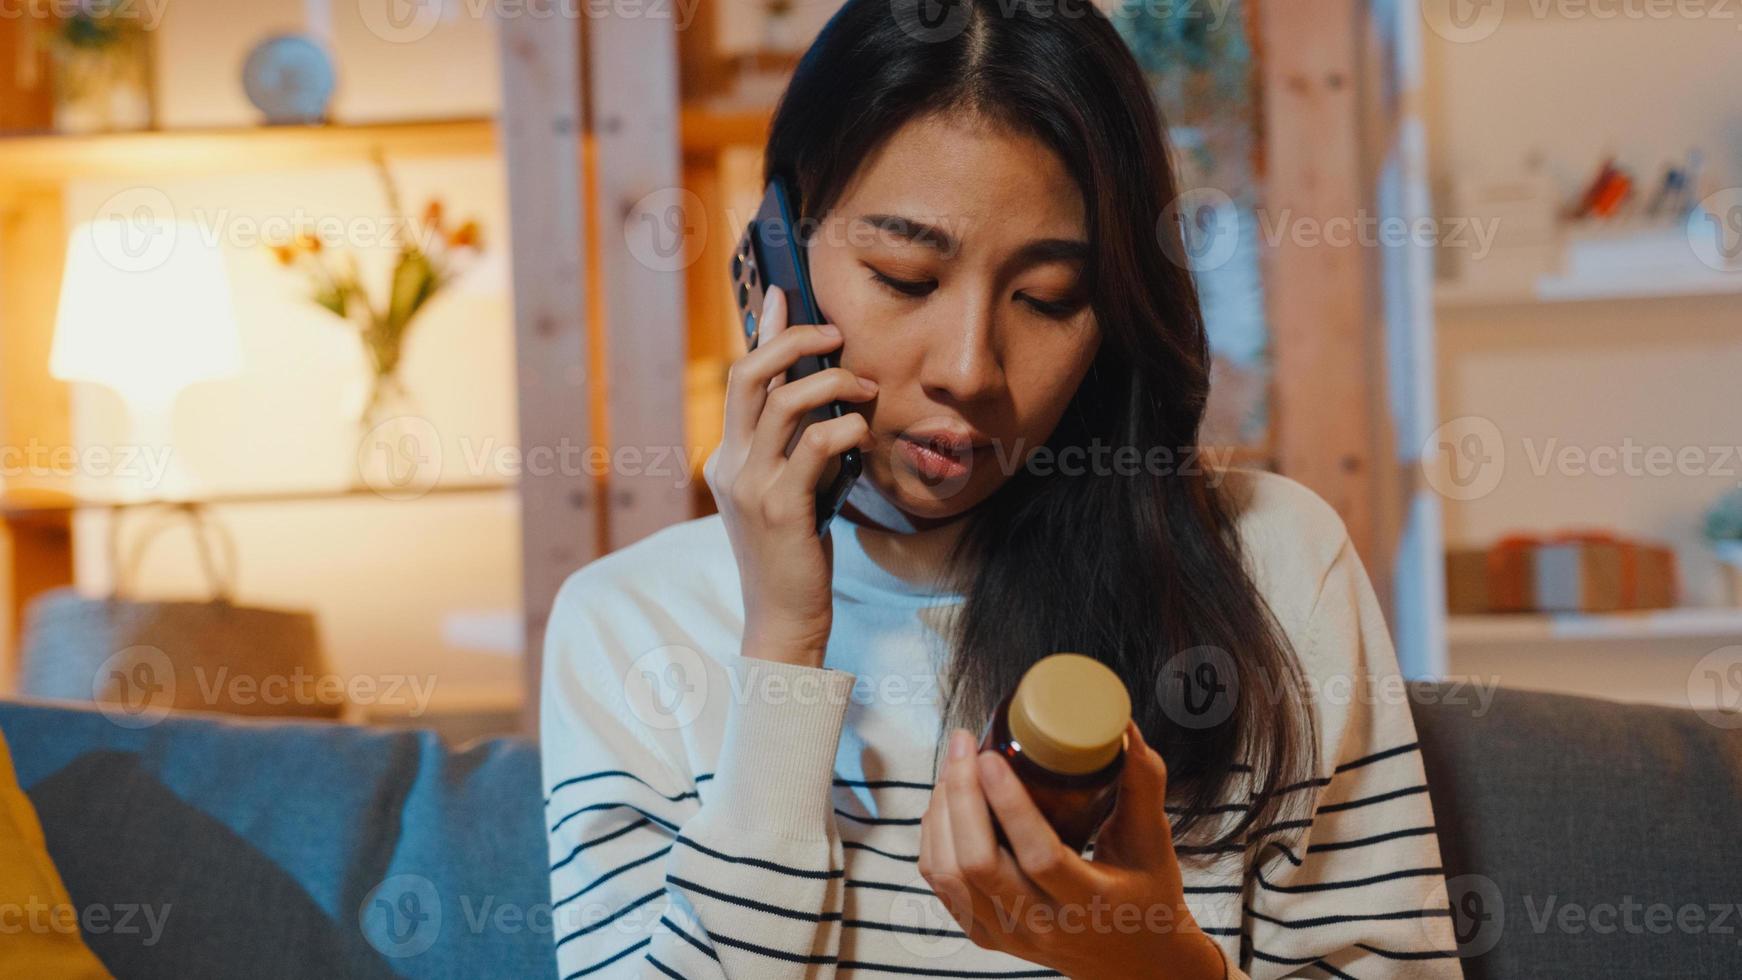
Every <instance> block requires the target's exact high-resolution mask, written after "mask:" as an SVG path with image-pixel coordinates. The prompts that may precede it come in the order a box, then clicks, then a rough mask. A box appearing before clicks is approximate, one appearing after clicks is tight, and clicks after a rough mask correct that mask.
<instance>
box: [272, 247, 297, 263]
mask: <svg viewBox="0 0 1742 980" xmlns="http://www.w3.org/2000/svg"><path fill="white" fill-rule="evenodd" d="M272 254H273V255H274V256H275V257H277V259H278V264H279V265H289V264H291V263H292V262H295V261H296V249H294V248H291V247H290V246H289V245H274V246H272Z"/></svg>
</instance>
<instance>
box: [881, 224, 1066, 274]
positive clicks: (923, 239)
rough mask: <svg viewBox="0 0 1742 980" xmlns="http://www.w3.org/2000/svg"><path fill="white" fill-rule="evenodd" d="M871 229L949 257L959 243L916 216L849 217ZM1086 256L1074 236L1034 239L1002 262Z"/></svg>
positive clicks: (1025, 262)
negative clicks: (1006, 260)
mask: <svg viewBox="0 0 1742 980" xmlns="http://www.w3.org/2000/svg"><path fill="white" fill-rule="evenodd" d="M853 220H854V222H855V223H863V224H865V225H869V226H870V227H871V228H873V229H875V230H877V231H879V232H883V233H884V234H888V235H892V236H894V237H896V238H899V239H901V240H903V241H907V242H912V243H913V244H915V245H924V246H926V247H927V248H931V249H935V250H936V251H938V252H939V253H940V254H942V255H945V256H949V255H953V254H955V252H956V249H957V248H959V247H960V245H961V243H960V242H958V241H957V240H956V238H955V236H953V235H951V234H950V233H949V232H948V231H946V230H944V229H943V228H941V227H939V226H937V225H934V224H928V223H926V222H924V221H920V220H918V219H916V218H907V217H903V216H901V215H899V214H862V215H860V216H858V217H857V218H854V219H853ZM1088 257H1089V243H1088V242H1085V241H1082V240H1081V239H1075V238H1036V239H1035V240H1033V241H1031V242H1027V243H1026V244H1024V245H1023V246H1022V247H1021V248H1019V249H1017V250H1016V254H1015V255H1013V256H1011V257H1010V260H1009V261H1008V262H1006V263H1005V264H1006V265H1007V266H1009V267H1011V268H1021V267H1023V266H1030V265H1038V264H1040V263H1042V262H1083V261H1086V260H1087V259H1088Z"/></svg>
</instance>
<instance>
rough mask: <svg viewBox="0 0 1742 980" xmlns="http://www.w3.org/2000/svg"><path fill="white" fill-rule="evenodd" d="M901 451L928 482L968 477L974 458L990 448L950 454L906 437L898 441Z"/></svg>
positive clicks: (973, 448)
mask: <svg viewBox="0 0 1742 980" xmlns="http://www.w3.org/2000/svg"><path fill="white" fill-rule="evenodd" d="M898 441H899V442H900V444H901V451H902V452H903V453H904V454H906V456H907V459H908V461H909V462H910V463H912V464H913V468H914V469H915V470H916V471H918V473H919V475H920V476H922V477H925V478H926V479H928V480H949V479H954V478H958V477H962V476H965V475H967V473H968V470H969V467H970V465H971V463H972V460H973V458H974V457H975V456H976V455H978V454H979V453H981V452H983V451H985V450H986V449H989V448H991V447H990V446H974V447H972V448H971V449H969V450H967V451H966V452H958V453H948V452H943V451H940V450H939V449H937V448H935V447H933V446H930V445H926V444H924V443H920V442H915V441H914V440H912V439H909V438H908V437H906V436H902V437H900V439H899V440H898Z"/></svg>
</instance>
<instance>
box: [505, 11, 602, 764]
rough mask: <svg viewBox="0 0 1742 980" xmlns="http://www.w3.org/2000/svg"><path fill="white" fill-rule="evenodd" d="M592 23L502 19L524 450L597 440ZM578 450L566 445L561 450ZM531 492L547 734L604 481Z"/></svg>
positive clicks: (527, 581) (530, 477)
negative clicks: (554, 628)
mask: <svg viewBox="0 0 1742 980" xmlns="http://www.w3.org/2000/svg"><path fill="white" fill-rule="evenodd" d="M581 29H582V21H581V20H580V19H576V18H542V17H504V18H501V20H500V21H499V31H500V33H499V37H500V43H501V51H502V57H501V63H502V117H501V143H502V150H503V156H504V159H505V162H506V167H507V174H508V211H509V224H510V229H509V234H510V237H511V247H512V254H513V256H514V262H513V289H514V336H515V348H516V351H515V360H516V363H517V365H518V389H519V414H520V446H521V448H522V450H523V451H531V450H534V449H537V448H539V447H548V448H549V449H551V450H558V449H561V448H562V447H565V446H572V445H575V444H576V443H580V444H583V445H584V446H588V447H590V446H592V445H594V444H595V443H594V441H593V439H592V435H593V431H594V426H593V419H592V409H591V407H590V405H589V401H590V398H591V394H592V391H591V386H590V381H591V378H592V376H593V373H592V371H591V369H590V359H589V356H588V352H589V346H590V345H589V339H588V319H589V318H588V314H587V310H588V303H589V300H590V295H589V294H590V290H589V288H588V277H587V249H586V240H587V236H586V230H585V229H586V213H585V197H584V194H583V177H584V165H585V160H584V156H585V149H584V145H583V142H582V138H581V134H582V110H583V104H582V92H581V77H582V75H581V52H582V39H581ZM574 455H578V454H566V453H562V452H555V453H554V458H555V459H559V460H561V459H565V458H573V456H574ZM535 470H536V471H535ZM520 498H521V513H520V528H521V530H520V539H521V595H522V603H523V612H524V615H525V622H526V646H525V673H524V675H523V676H524V677H525V704H524V708H525V712H524V718H525V727H526V731H527V732H528V733H529V734H534V735H536V734H537V732H538V692H539V689H540V681H541V677H542V672H543V663H544V657H543V652H544V632H545V623H546V620H547V618H548V617H549V615H550V609H551V603H552V602H553V601H554V600H555V599H556V594H557V590H558V589H559V588H560V587H561V586H562V583H563V580H564V579H566V578H567V577H568V575H569V573H570V572H572V571H574V570H575V569H577V568H579V567H580V566H582V565H584V564H586V563H587V562H589V561H591V560H592V559H593V558H596V557H597V556H598V555H599V554H600V536H599V525H598V499H599V487H598V485H597V482H596V481H595V479H594V477H593V476H591V475H589V474H588V472H587V471H586V468H585V467H576V468H574V469H573V470H572V471H571V470H567V469H563V468H561V467H548V468H534V467H526V468H524V469H523V471H522V474H521V477H520Z"/></svg>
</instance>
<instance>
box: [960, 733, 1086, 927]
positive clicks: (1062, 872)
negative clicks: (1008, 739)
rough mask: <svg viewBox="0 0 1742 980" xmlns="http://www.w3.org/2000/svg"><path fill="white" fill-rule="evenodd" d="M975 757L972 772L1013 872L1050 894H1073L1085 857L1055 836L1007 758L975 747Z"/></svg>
mask: <svg viewBox="0 0 1742 980" xmlns="http://www.w3.org/2000/svg"><path fill="white" fill-rule="evenodd" d="M977 761H978V766H977V768H978V773H977V775H978V778H979V781H980V784H981V785H982V786H983V787H984V789H985V794H986V801H987V802H988V803H989V804H991V807H992V812H993V814H995V815H996V816H997V817H998V824H999V826H1001V827H1003V828H1004V836H1005V838H1006V839H1008V840H1009V841H1010V850H1011V853H1012V854H1014V855H1015V862H1014V863H1015V869H1016V870H1017V871H1018V873H1019V876H1020V877H1026V878H1027V879H1028V880H1029V881H1031V882H1033V883H1034V885H1036V886H1038V887H1039V888H1040V889H1041V890H1042V891H1044V892H1045V893H1046V894H1047V895H1049V896H1051V897H1052V898H1054V899H1057V900H1059V901H1074V900H1076V899H1077V898H1078V897H1079V893H1080V892H1081V891H1082V890H1083V888H1084V882H1083V873H1084V870H1085V869H1086V867H1087V865H1088V862H1087V861H1084V860H1083V859H1082V857H1081V856H1079V855H1077V854H1073V853H1072V852H1071V849H1070V847H1068V846H1067V845H1066V844H1065V843H1064V842H1063V841H1061V840H1059V835H1058V832H1057V831H1055V830H1053V829H1052V824H1050V823H1047V820H1046V816H1045V815H1044V814H1042V813H1041V812H1040V808H1039V807H1037V806H1035V805H1034V800H1033V799H1032V798H1031V797H1029V795H1028V790H1027V789H1025V788H1024V787H1023V785H1022V781H1021V780H1019V779H1017V778H1016V774H1015V773H1014V772H1012V771H1011V770H1010V764H1009V763H1007V762H1005V761H1004V760H1003V759H1002V758H1000V757H999V756H998V755H997V754H995V753H992V752H982V753H980V757H979V759H978V760H977ZM1006 860H1009V859H1008V858H1007V859H1006Z"/></svg>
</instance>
